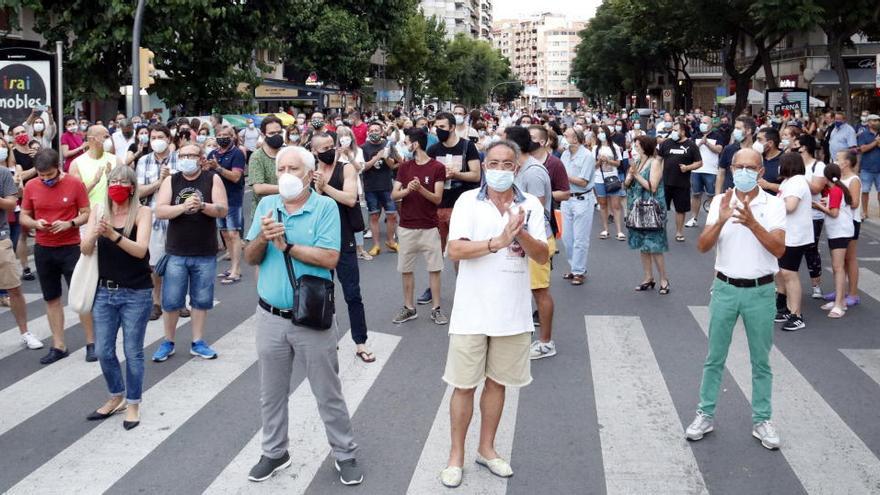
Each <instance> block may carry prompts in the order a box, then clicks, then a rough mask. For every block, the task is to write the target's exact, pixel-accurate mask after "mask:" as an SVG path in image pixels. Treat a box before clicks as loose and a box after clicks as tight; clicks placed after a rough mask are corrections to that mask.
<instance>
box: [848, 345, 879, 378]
mask: <svg viewBox="0 0 880 495" xmlns="http://www.w3.org/2000/svg"><path fill="white" fill-rule="evenodd" d="M840 352H842V353H843V355H844V356H846V357H847V358H849V360H850V361H852V362H853V363H854V364H855V365H856V366H858V367H859V368H861V369H862V371H864V372H865V374H866V375H868V376H869V377H871V379H872V380H874V383H876V384H877V385H878V386H880V349H841V350H840Z"/></svg>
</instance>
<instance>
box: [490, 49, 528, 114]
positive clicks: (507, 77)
mask: <svg viewBox="0 0 880 495" xmlns="http://www.w3.org/2000/svg"><path fill="white" fill-rule="evenodd" d="M504 62H505V63H506V67H505V68H504V70H503V71H502V72H501V76H500V79H501V81H499V82H497V83H495V85H494V86H493V87H494V90H493V91H492V94H491V96H492V99H494V100H497V101H499V102H501V103H509V102H511V101H514V100H516V99H518V98H519V97H520V95H521V94H522V92H523V89H525V87H524V86H523V83H522V81H520V80H518V79H517V78H516V74H514V73H513V70H511V68H510V61H509V60H507V59H506V58H505V59H504Z"/></svg>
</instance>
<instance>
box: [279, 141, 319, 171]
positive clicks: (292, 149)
mask: <svg viewBox="0 0 880 495" xmlns="http://www.w3.org/2000/svg"><path fill="white" fill-rule="evenodd" d="M287 155H291V157H297V158H299V160H300V161H301V162H302V164H303V167H304V168H305V169H306V171H308V172H314V171H315V155H313V154H312V153H311V152H310V151H309V150H307V149H305V148H303V147H302V146H285V147H283V148H281V149H280V150H279V151H278V154H277V155H275V163H281V161H282V160H283V159H284V158H286V157H287Z"/></svg>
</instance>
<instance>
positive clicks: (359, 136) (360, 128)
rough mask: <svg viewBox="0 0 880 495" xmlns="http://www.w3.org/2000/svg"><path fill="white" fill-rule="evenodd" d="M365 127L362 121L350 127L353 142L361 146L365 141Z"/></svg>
mask: <svg viewBox="0 0 880 495" xmlns="http://www.w3.org/2000/svg"><path fill="white" fill-rule="evenodd" d="M367 128H368V126H367V124H366V123H364V122H361V123H360V124H358V125H355V126H352V127H351V133H352V134H354V142H355V143H357V145H358V146H363V145H364V143H366V142H367Z"/></svg>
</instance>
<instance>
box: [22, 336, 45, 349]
mask: <svg viewBox="0 0 880 495" xmlns="http://www.w3.org/2000/svg"><path fill="white" fill-rule="evenodd" d="M21 343H22V344H24V345H26V346H27V348H28V349H42V348H43V343H42V342H40V339H38V338H36V337H35V336H34V334H32V333H30V332H25V333H23V334H21Z"/></svg>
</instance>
